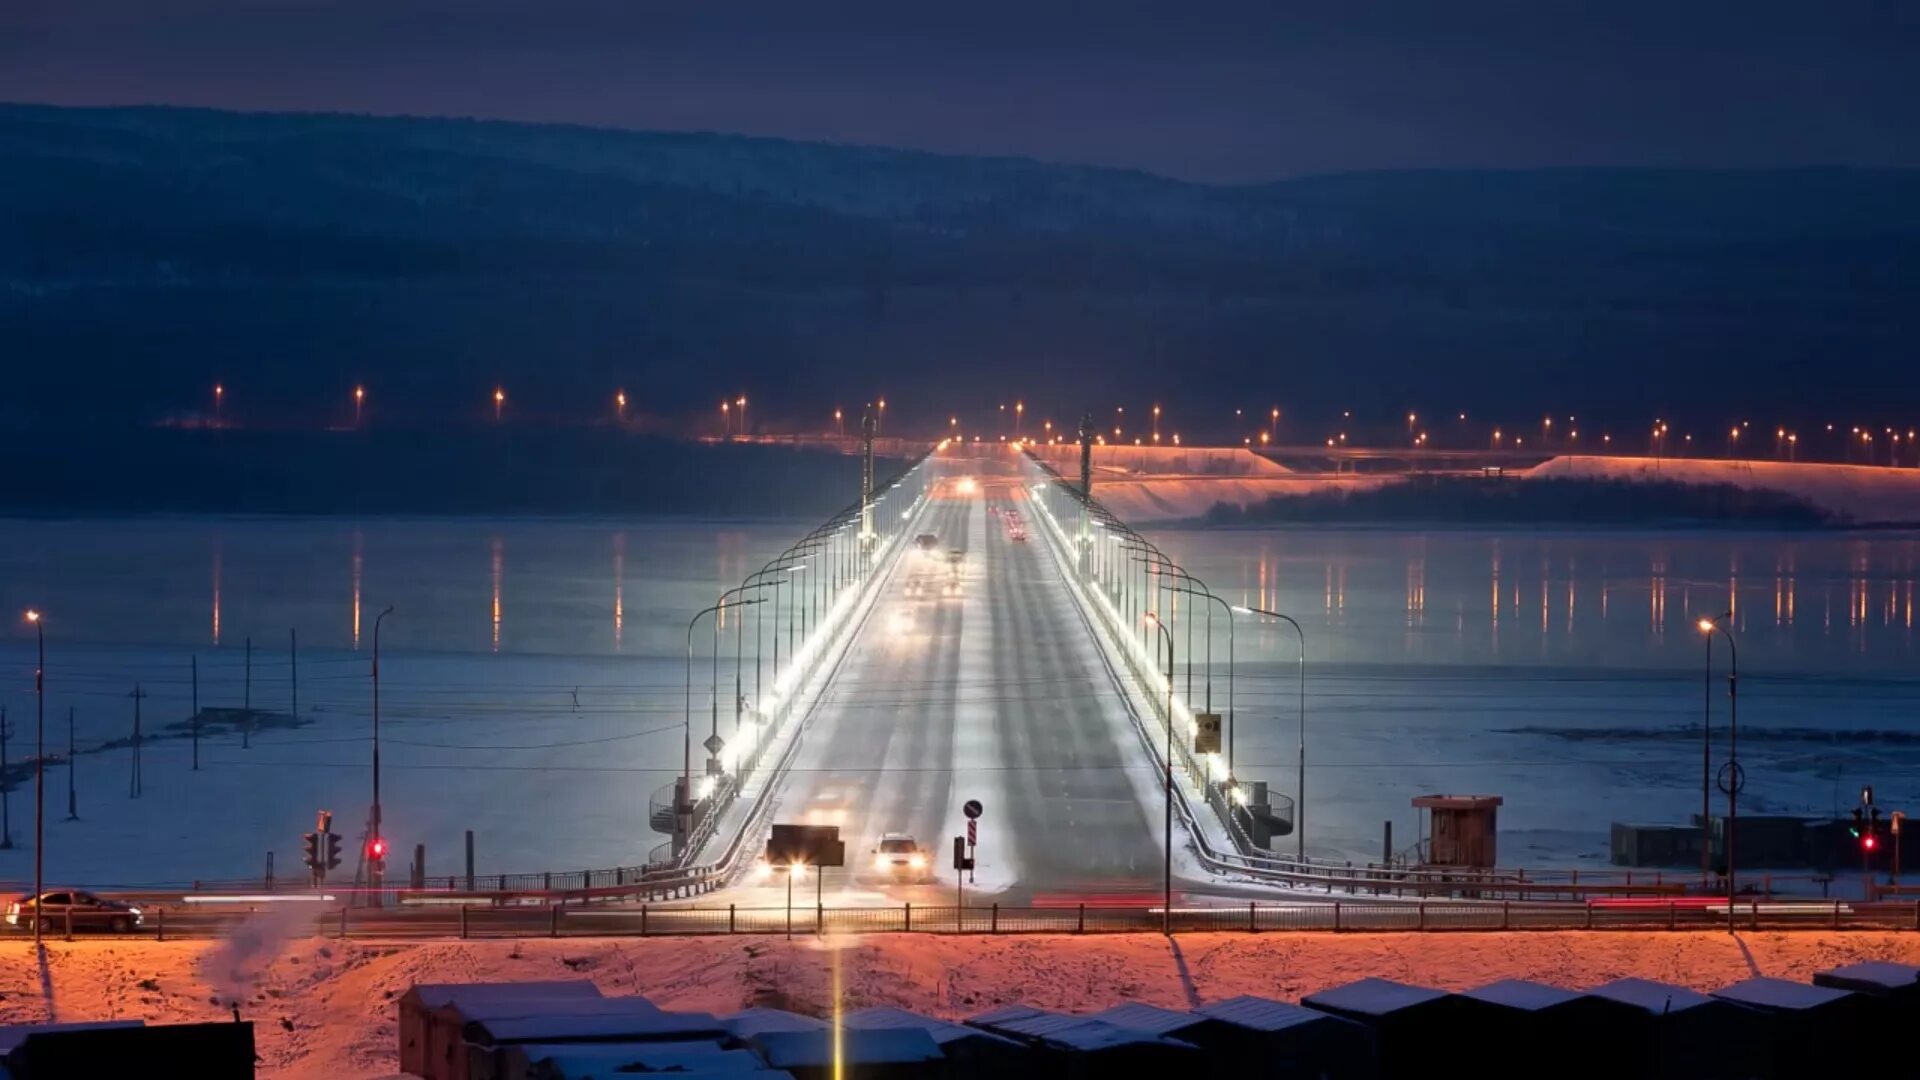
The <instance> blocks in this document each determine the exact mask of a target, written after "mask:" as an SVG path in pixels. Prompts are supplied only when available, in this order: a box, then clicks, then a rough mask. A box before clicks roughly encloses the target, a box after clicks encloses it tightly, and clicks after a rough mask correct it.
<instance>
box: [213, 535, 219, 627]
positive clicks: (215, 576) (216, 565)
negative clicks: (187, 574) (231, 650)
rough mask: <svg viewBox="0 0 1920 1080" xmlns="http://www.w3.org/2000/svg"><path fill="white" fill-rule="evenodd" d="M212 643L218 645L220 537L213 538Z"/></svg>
mask: <svg viewBox="0 0 1920 1080" xmlns="http://www.w3.org/2000/svg"><path fill="white" fill-rule="evenodd" d="M213 643H214V644H215V645H218V644H220V536H219V534H218V533H216V534H214V537H213Z"/></svg>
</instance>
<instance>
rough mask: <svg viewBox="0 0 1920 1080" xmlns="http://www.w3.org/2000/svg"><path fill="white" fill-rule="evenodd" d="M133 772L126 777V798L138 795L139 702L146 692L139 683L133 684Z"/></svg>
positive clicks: (137, 796) (144, 698) (134, 797)
mask: <svg viewBox="0 0 1920 1080" xmlns="http://www.w3.org/2000/svg"><path fill="white" fill-rule="evenodd" d="M127 696H128V697H130V698H132V699H133V772H132V775H130V776H129V777H128V778H127V798H129V799H137V798H139V797H140V703H141V702H142V701H145V700H146V697H147V692H146V691H145V690H142V689H140V684H139V683H134V684H133V693H131V694H128V695H127Z"/></svg>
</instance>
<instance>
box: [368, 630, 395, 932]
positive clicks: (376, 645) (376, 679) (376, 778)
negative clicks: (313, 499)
mask: <svg viewBox="0 0 1920 1080" xmlns="http://www.w3.org/2000/svg"><path fill="white" fill-rule="evenodd" d="M391 614H393V608H392V606H388V608H387V609H386V610H385V611H382V612H381V613H380V614H379V615H377V616H375V617H374V620H373V822H372V829H371V832H372V835H371V837H370V838H369V841H370V843H371V844H375V845H377V844H380V843H382V839H383V838H382V837H381V835H380V624H381V623H382V622H385V621H386V618H387V616H389V615H391ZM383 861H384V853H383ZM368 865H369V866H370V867H371V866H373V865H376V864H375V863H369V864H368ZM382 876H383V875H382V873H381V871H380V870H369V872H368V874H367V884H368V885H370V886H371V887H372V891H371V892H369V893H368V897H369V898H370V900H371V902H373V903H376V904H377V903H379V900H380V882H381V878H382Z"/></svg>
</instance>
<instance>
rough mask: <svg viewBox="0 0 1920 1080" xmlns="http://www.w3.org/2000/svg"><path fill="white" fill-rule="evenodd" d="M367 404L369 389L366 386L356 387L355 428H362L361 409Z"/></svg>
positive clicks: (354, 401) (354, 393)
mask: <svg viewBox="0 0 1920 1080" xmlns="http://www.w3.org/2000/svg"><path fill="white" fill-rule="evenodd" d="M366 403H367V388H366V387H364V386H356V387H354V388H353V426H354V427H359V426H360V409H361V407H362V406H364V405H365V404H366Z"/></svg>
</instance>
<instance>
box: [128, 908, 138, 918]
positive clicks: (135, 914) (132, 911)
mask: <svg viewBox="0 0 1920 1080" xmlns="http://www.w3.org/2000/svg"><path fill="white" fill-rule="evenodd" d="M127 914H129V915H131V916H133V917H134V918H136V919H137V918H139V917H140V909H139V908H137V907H130V908H128V909H127Z"/></svg>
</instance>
